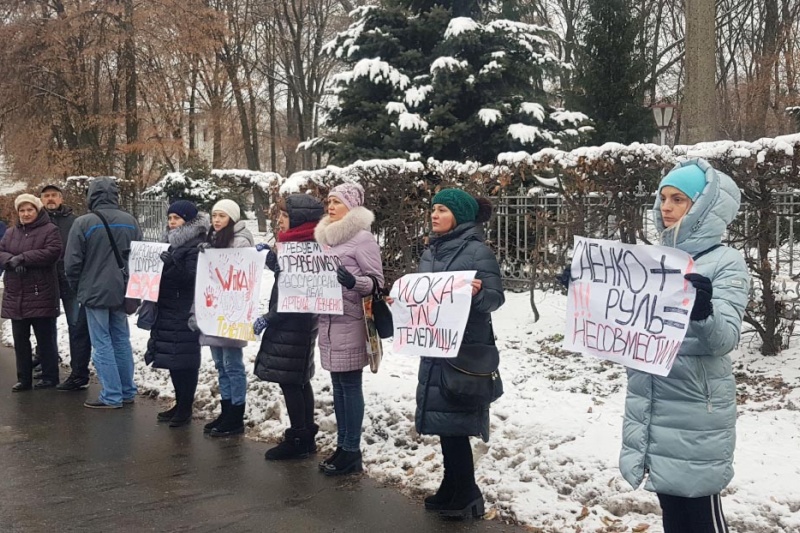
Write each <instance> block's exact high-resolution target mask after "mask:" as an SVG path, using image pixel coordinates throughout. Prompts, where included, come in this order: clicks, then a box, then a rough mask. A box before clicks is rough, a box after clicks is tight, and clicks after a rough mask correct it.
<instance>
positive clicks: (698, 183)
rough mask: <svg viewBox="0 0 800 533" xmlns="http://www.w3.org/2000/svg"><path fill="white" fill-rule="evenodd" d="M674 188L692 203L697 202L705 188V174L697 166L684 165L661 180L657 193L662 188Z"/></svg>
mask: <svg viewBox="0 0 800 533" xmlns="http://www.w3.org/2000/svg"><path fill="white" fill-rule="evenodd" d="M668 186H669V187H675V188H676V189H678V190H679V191H681V192H682V193H683V194H685V195H686V196H688V197H689V200H691V201H692V202H695V201H697V198H698V196H700V193H702V192H703V189H705V188H706V173H705V172H703V169H701V168H700V167H698V166H697V165H686V166H685V167H680V168H676V169H675V170H673V171H672V172H670V173H669V174H667V175H666V176H664V179H662V180H661V184H660V185H659V186H658V191H659V192H661V189H663V188H664V187H668Z"/></svg>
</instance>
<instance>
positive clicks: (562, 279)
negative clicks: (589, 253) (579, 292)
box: [556, 266, 572, 289]
mask: <svg viewBox="0 0 800 533" xmlns="http://www.w3.org/2000/svg"><path fill="white" fill-rule="evenodd" d="M556 279H557V280H558V282H559V283H561V284H562V285H563V286H564V288H565V289H569V282H570V280H571V279H572V267H571V266H568V267H564V271H563V272H561V274H560V275H558V276H556Z"/></svg>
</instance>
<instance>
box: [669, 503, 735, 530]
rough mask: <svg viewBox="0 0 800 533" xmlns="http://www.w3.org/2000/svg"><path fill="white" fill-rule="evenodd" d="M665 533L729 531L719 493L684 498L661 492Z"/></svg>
mask: <svg viewBox="0 0 800 533" xmlns="http://www.w3.org/2000/svg"><path fill="white" fill-rule="evenodd" d="M658 501H659V503H660V504H661V512H662V516H663V518H664V533H728V525H727V523H726V522H725V515H723V514H722V500H721V499H720V497H719V494H712V495H711V496H702V497H700V498H683V497H681V496H669V495H666V494H659V495H658Z"/></svg>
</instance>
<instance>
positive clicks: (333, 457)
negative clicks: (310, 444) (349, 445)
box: [317, 446, 344, 472]
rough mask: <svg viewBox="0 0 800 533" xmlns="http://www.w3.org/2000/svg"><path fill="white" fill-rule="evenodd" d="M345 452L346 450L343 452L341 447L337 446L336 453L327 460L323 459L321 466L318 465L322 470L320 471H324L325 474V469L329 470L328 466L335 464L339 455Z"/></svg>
mask: <svg viewBox="0 0 800 533" xmlns="http://www.w3.org/2000/svg"><path fill="white" fill-rule="evenodd" d="M343 451H344V450H342V449H341V448H340V447H338V446H337V447H336V451H334V452H333V453H332V454H330V455H329V456H328V457H326V458H325V459H323V460H322V461H320V462H319V464H318V465H317V466H319V469H320V470H322V471H323V472H324V471H325V468H327V466H328V465H329V464H331V463H332V462H334V461H335V460H336V458H337V457H339V454H341V453H342V452H343Z"/></svg>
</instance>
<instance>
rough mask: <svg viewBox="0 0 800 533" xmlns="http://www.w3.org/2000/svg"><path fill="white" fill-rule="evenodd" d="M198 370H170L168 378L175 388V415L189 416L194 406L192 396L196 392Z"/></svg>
mask: <svg viewBox="0 0 800 533" xmlns="http://www.w3.org/2000/svg"><path fill="white" fill-rule="evenodd" d="M198 373H199V370H198V369H184V370H170V371H169V377H170V379H172V386H173V387H174V388H175V406H176V407H177V413H176V414H177V415H178V417H181V416H191V415H192V407H193V406H194V394H195V392H196V391H197V378H198Z"/></svg>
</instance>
